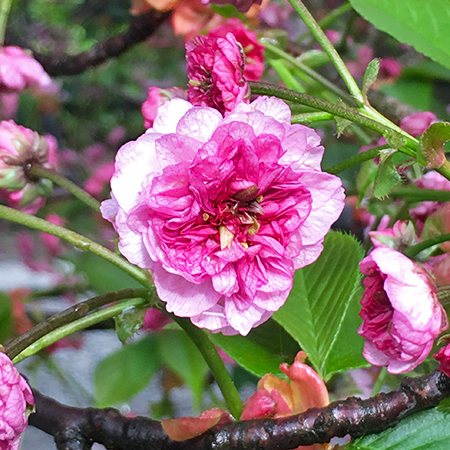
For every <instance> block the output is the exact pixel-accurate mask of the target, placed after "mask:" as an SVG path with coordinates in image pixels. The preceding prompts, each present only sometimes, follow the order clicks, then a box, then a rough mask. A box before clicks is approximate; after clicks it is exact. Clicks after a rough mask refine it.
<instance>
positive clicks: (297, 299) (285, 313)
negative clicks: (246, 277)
mask: <svg viewBox="0 0 450 450" xmlns="http://www.w3.org/2000/svg"><path fill="white" fill-rule="evenodd" d="M362 257H363V252H362V249H361V246H360V244H359V243H358V242H357V241H356V239H354V238H353V237H352V236H349V235H345V234H342V233H338V232H330V233H328V235H327V236H326V238H325V242H324V250H323V252H322V254H321V255H320V257H319V259H318V260H317V261H316V262H315V263H313V264H311V265H310V266H307V267H304V268H303V269H300V270H297V272H296V273H295V276H294V286H293V288H292V291H291V294H290V295H289V297H288V299H287V301H286V303H285V305H284V306H283V307H282V308H281V309H280V310H279V311H277V312H276V313H274V315H273V316H272V317H273V319H274V320H276V321H277V322H278V323H279V324H280V325H281V326H282V327H283V328H284V329H285V330H286V331H287V332H288V333H289V334H290V335H291V336H292V337H293V338H294V339H295V340H296V341H297V342H298V343H299V344H300V346H301V348H302V349H303V350H304V351H305V352H306V354H307V355H308V357H309V360H310V361H311V363H312V364H313V366H314V367H315V369H316V370H317V372H318V373H319V374H320V375H321V376H322V377H323V378H325V379H328V378H329V376H330V375H331V373H335V372H340V371H344V370H347V369H349V368H350V367H361V366H362V365H365V364H364V361H363V360H362V359H361V358H359V357H358V356H357V353H359V352H360V351H361V342H360V338H359V336H358V335H357V333H356V329H357V326H358V325H359V322H358V321H357V319H355V320H354V321H352V320H351V319H350V318H347V315H348V314H350V313H352V314H355V310H357V309H359V306H358V304H359V293H356V292H355V290H356V289H357V287H358V286H359V280H360V277H361V274H360V271H359V262H360V261H361V259H362ZM347 322H348V323H347ZM344 323H346V325H348V326H349V327H350V328H349V329H348V330H346V331H342V332H341V329H342V327H343V325H344Z"/></svg>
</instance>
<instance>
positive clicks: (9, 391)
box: [0, 352, 34, 450]
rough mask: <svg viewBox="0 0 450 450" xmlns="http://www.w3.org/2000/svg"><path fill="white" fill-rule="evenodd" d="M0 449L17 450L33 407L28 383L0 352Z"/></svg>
mask: <svg viewBox="0 0 450 450" xmlns="http://www.w3.org/2000/svg"><path fill="white" fill-rule="evenodd" d="M0 382H1V389H0V418H1V420H0V423H1V427H0V448H1V449H2V450H3V449H4V450H18V448H19V445H20V435H21V434H22V433H23V432H24V431H25V430H26V428H27V424H28V421H27V416H28V414H29V413H30V412H31V411H32V407H33V405H34V399H33V394H32V392H31V389H30V387H29V386H28V383H27V382H26V381H25V379H24V378H23V377H22V376H21V375H20V374H19V372H18V371H17V369H16V368H15V367H14V366H13V363H12V362H11V360H10V359H9V358H8V356H6V355H5V354H4V353H1V352H0Z"/></svg>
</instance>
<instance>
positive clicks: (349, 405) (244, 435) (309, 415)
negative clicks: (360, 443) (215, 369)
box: [29, 371, 450, 450]
mask: <svg viewBox="0 0 450 450" xmlns="http://www.w3.org/2000/svg"><path fill="white" fill-rule="evenodd" d="M34 395H35V400H36V413H34V414H32V415H31V416H30V419H29V422H30V424H31V425H33V426H35V427H37V428H40V429H41V430H43V431H45V432H46V433H49V434H51V435H53V436H54V437H55V442H56V444H57V446H58V449H59V450H88V449H90V448H91V445H92V443H93V442H98V443H100V444H103V445H105V446H106V447H107V448H109V449H114V450H162V449H164V450H212V449H214V450H238V449H243V448H245V449H246V450H272V449H275V448H276V449H281V450H289V449H295V448H297V447H298V446H300V445H311V444H315V443H324V442H329V441H330V440H331V438H333V437H334V436H341V437H342V436H345V435H347V434H350V435H351V436H352V437H360V436H363V435H365V434H372V433H379V432H381V431H383V430H385V429H387V428H390V427H392V426H394V425H396V424H397V423H398V422H400V421H401V420H402V419H404V418H405V417H407V416H410V415H412V414H414V413H416V412H419V411H423V410H425V409H429V408H432V407H434V406H437V405H438V404H439V402H440V401H441V400H442V399H444V398H446V397H449V396H450V378H448V377H447V376H446V375H444V374H443V373H442V372H439V371H434V372H432V373H431V374H429V375H425V376H423V377H418V378H405V379H404V380H403V381H402V383H401V385H400V387H399V388H398V389H397V390H395V391H392V392H390V393H388V394H385V393H382V394H378V395H377V396H375V397H372V398H369V399H367V400H361V399H360V398H357V397H350V398H348V399H346V400H344V401H339V402H334V403H331V404H330V405H328V406H327V407H325V408H311V409H309V410H308V411H306V412H304V413H302V414H298V415H296V416H290V417H286V418H282V419H253V420H247V421H240V422H234V423H232V424H228V425H225V426H221V427H217V426H216V427H214V428H212V429H211V430H208V431H207V432H206V433H204V434H202V435H201V436H199V437H197V438H194V439H190V440H188V441H182V442H175V441H173V440H171V439H170V438H169V437H168V436H167V435H166V433H165V432H164V431H163V429H162V426H161V424H160V422H158V421H155V420H151V419H148V418H145V417H136V418H127V417H124V416H122V415H121V414H120V413H119V412H118V411H117V410H115V409H113V408H107V409H95V408H85V409H83V408H73V407H68V406H64V405H61V404H60V403H58V402H56V401H55V400H53V399H51V398H49V397H45V396H43V395H42V394H40V393H39V392H37V391H34Z"/></svg>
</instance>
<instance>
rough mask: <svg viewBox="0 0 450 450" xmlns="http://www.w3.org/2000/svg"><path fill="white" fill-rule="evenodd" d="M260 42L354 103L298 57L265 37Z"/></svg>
mask: <svg viewBox="0 0 450 450" xmlns="http://www.w3.org/2000/svg"><path fill="white" fill-rule="evenodd" d="M261 43H262V44H263V45H264V47H266V49H268V50H269V51H270V52H271V53H273V54H274V55H276V56H279V57H280V58H281V59H283V60H284V61H287V62H289V63H291V64H292V65H293V66H294V67H296V68H297V69H299V70H301V71H302V72H304V73H305V74H306V75H308V76H309V77H311V78H312V79H313V80H315V81H317V82H318V83H320V84H321V85H322V86H323V87H325V88H326V89H328V90H330V91H331V92H333V93H334V94H336V95H337V96H338V97H340V98H341V99H343V100H345V101H346V102H348V103H350V104H354V103H355V102H354V100H353V98H352V97H350V96H349V95H348V94H347V93H346V92H344V91H343V90H342V89H341V88H339V87H338V86H336V85H334V84H333V83H332V82H331V81H329V80H327V79H326V78H325V77H323V76H322V75H320V73H318V72H316V71H315V70H314V69H311V68H310V67H308V66H307V65H306V64H303V63H302V62H301V61H299V60H298V59H296V58H294V57H293V56H292V55H290V54H289V53H286V52H285V51H283V50H281V49H280V48H279V47H277V46H276V45H274V44H271V43H270V42H268V41H267V39H264V38H263V39H261Z"/></svg>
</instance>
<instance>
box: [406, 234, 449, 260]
mask: <svg viewBox="0 0 450 450" xmlns="http://www.w3.org/2000/svg"><path fill="white" fill-rule="evenodd" d="M447 241H450V233H446V234H441V235H440V236H436V237H434V238H431V239H427V240H426V241H423V242H421V243H420V244H416V245H412V246H411V247H408V248H407V249H406V250H404V251H403V253H404V254H405V255H406V256H407V257H408V258H414V256H416V255H418V254H419V253H420V252H421V251H423V250H425V249H426V248H429V247H432V246H433V245H438V244H442V243H443V242H447Z"/></svg>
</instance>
